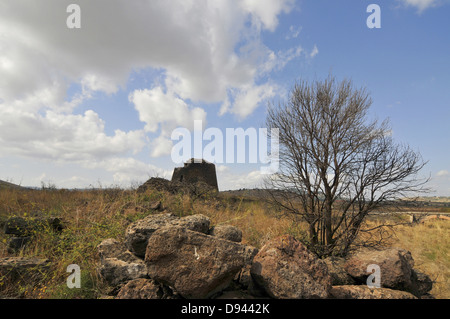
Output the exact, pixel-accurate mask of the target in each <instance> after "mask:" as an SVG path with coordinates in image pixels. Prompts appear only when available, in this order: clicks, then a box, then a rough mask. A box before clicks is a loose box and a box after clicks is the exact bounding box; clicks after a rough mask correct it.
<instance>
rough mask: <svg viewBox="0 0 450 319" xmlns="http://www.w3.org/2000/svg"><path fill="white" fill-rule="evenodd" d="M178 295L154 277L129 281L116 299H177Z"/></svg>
mask: <svg viewBox="0 0 450 319" xmlns="http://www.w3.org/2000/svg"><path fill="white" fill-rule="evenodd" d="M177 297H178V295H177V294H176V293H174V292H173V291H172V290H171V289H170V288H169V287H167V286H164V285H162V284H160V283H158V282H156V281H154V280H153V279H146V278H139V279H134V280H131V281H129V282H127V283H126V284H125V285H124V286H123V287H122V288H121V289H120V291H119V293H118V294H117V296H116V299H176V298H177Z"/></svg>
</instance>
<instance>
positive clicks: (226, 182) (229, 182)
mask: <svg viewBox="0 0 450 319" xmlns="http://www.w3.org/2000/svg"><path fill="white" fill-rule="evenodd" d="M224 167H226V166H222V167H220V166H218V167H217V170H216V172H217V182H218V184H219V189H220V190H232V189H238V188H250V189H251V188H261V187H262V186H263V185H264V178H265V177H267V175H265V174H262V173H261V171H260V170H259V169H257V170H254V171H250V172H248V173H244V174H237V173H233V172H232V170H230V169H226V168H224Z"/></svg>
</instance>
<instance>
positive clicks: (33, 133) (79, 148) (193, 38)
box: [0, 0, 302, 182]
mask: <svg viewBox="0 0 450 319" xmlns="http://www.w3.org/2000/svg"><path fill="white" fill-rule="evenodd" d="M72 2H73V1H71V0H43V1H40V2H39V4H38V5H32V4H30V2H29V1H27V0H4V1H2V2H1V4H0V8H1V9H0V149H1V150H2V154H7V155H8V156H21V157H25V158H30V159H32V160H39V159H44V160H52V161H59V162H66V163H68V162H73V163H80V165H84V166H85V165H87V164H86V163H89V162H96V163H97V162H100V163H103V164H104V165H103V166H102V167H106V168H107V170H108V171H110V172H112V173H113V174H114V176H115V178H116V179H117V180H124V179H125V174H130V175H133V172H139V173H142V171H143V170H144V169H147V166H146V165H143V164H140V163H137V162H134V161H133V160H132V159H130V158H129V157H128V156H129V155H130V153H133V154H135V153H137V152H140V151H141V150H142V149H143V147H144V146H145V145H146V137H147V136H146V134H147V133H156V132H157V131H158V130H159V131H160V134H159V136H158V137H157V138H155V139H154V140H153V141H150V146H151V147H152V155H153V156H161V155H163V154H167V151H168V149H169V146H170V144H169V140H168V136H169V133H170V131H171V130H172V129H173V128H174V127H176V126H184V127H187V128H189V127H191V126H192V122H193V120H194V119H202V120H204V121H205V120H206V111H205V110H204V109H202V108H200V107H196V105H199V104H200V103H219V104H220V103H223V104H224V105H225V106H226V107H225V108H224V110H225V111H226V110H228V111H230V112H233V113H235V114H238V115H239V116H240V117H241V118H243V117H246V116H248V115H249V114H251V113H252V112H253V111H254V110H255V109H256V108H257V106H258V105H259V104H260V103H261V101H262V100H264V99H266V98H270V97H272V96H273V95H274V94H275V93H276V89H277V88H276V86H275V85H273V84H271V83H268V82H267V81H264V80H263V79H262V77H263V75H267V73H268V72H272V71H273V70H279V69H280V68H283V67H284V66H285V65H286V63H288V62H289V61H291V60H292V59H294V58H296V57H298V56H299V55H300V53H301V52H302V51H301V48H300V47H297V48H293V49H290V50H286V51H284V52H277V53H275V52H272V51H271V50H270V49H269V48H267V46H265V45H264V44H263V43H262V40H261V32H262V30H269V31H274V30H275V29H276V27H277V25H278V21H279V18H280V15H282V14H283V13H288V12H289V11H290V10H291V9H292V7H293V4H294V1H293V0H266V1H265V2H264V5H262V4H261V1H256V0H244V1H239V0H198V1H197V0H196V1H188V0H173V1H119V0H96V1H90V0H78V1H76V3H77V4H78V5H80V8H81V29H68V28H67V27H66V18H67V17H68V13H67V12H66V8H67V6H68V5H69V4H71V3H72ZM249 22H250V23H249ZM261 65H263V67H262V68H261ZM146 68H150V69H153V70H159V71H160V72H161V74H162V75H161V78H160V83H157V84H155V83H153V84H152V87H151V88H147V89H141V90H135V91H133V92H128V93H129V94H130V95H129V97H130V101H131V102H133V103H134V107H135V110H136V111H137V112H138V115H139V118H140V120H141V121H142V122H143V123H145V127H144V128H143V129H141V128H136V129H135V130H130V131H123V130H115V131H114V133H112V134H107V133H106V130H105V127H106V123H105V122H104V120H103V119H102V118H101V117H100V115H99V114H100V112H98V111H97V112H96V106H95V100H94V102H93V103H92V105H91V106H90V107H89V108H90V110H87V111H83V113H82V114H79V113H80V112H79V111H78V110H77V107H78V106H80V105H81V104H82V103H83V102H86V101H89V100H90V99H92V98H93V96H94V93H96V92H103V93H106V94H109V95H114V94H116V93H117V92H119V89H124V88H126V87H125V85H126V83H127V80H128V79H129V76H130V74H131V73H132V72H133V71H138V70H143V69H146ZM72 87H79V88H80V90H79V92H76V93H75V94H72V96H70V97H69V96H68V91H69V88H72ZM163 87H164V90H163V89H162V88H163ZM227 103H229V104H228V105H227ZM108 124H109V123H108ZM0 156H3V155H1V154H0ZM113 164H114V165H116V164H117V165H118V166H117V167H116V170H114V169H113V168H112V166H113ZM133 165H136V167H134V168H133ZM125 167H126V169H125ZM128 169H129V170H128ZM137 175H139V174H137ZM137 175H136V176H137ZM68 182H70V181H68ZM72 182H75V180H73V181H72Z"/></svg>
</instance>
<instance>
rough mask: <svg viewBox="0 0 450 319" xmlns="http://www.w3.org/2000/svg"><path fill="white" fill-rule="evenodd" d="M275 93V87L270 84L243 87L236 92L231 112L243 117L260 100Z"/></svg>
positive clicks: (256, 105) (253, 108)
mask: <svg viewBox="0 0 450 319" xmlns="http://www.w3.org/2000/svg"><path fill="white" fill-rule="evenodd" d="M275 94H276V87H274V86H272V85H270V84H263V85H259V86H251V87H249V88H244V89H243V90H241V91H240V92H239V94H237V96H236V99H235V101H234V104H233V107H232V109H231V113H233V114H236V115H238V116H239V118H241V119H243V118H245V117H247V116H248V115H249V114H251V113H253V111H254V110H255V109H256V108H257V107H258V105H259V104H260V102H261V101H263V100H265V99H268V98H271V97H273V96H275Z"/></svg>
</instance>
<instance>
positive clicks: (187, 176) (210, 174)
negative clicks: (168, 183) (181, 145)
mask: <svg viewBox="0 0 450 319" xmlns="http://www.w3.org/2000/svg"><path fill="white" fill-rule="evenodd" d="M175 181H176V182H184V183H192V184H194V183H197V182H205V183H206V184H208V185H210V186H212V187H213V188H214V189H215V190H217V191H218V190H219V187H218V185H217V176H216V166H215V165H214V164H213V163H210V162H208V161H205V160H204V159H201V160H199V159H194V158H191V159H190V160H188V161H187V162H186V163H184V166H183V167H176V168H175V169H174V170H173V175H172V182H175Z"/></svg>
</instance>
